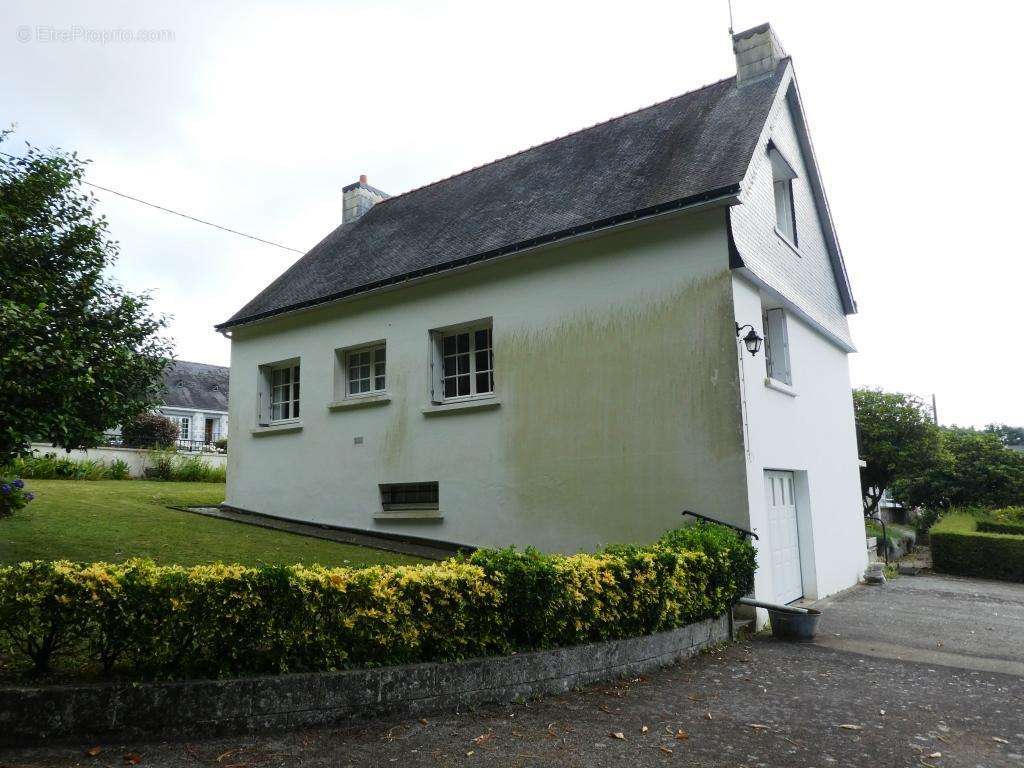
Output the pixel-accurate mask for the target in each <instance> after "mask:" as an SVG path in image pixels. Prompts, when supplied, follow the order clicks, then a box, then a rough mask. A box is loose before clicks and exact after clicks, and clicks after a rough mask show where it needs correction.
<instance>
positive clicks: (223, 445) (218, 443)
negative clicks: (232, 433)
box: [213, 437, 228, 452]
mask: <svg viewBox="0 0 1024 768" xmlns="http://www.w3.org/2000/svg"><path fill="white" fill-rule="evenodd" d="M213 447H214V448H216V449H217V450H218V451H225V452H226V451H227V449H228V439H227V438H226V437H222V438H221V439H220V440H215V441H214V442H213Z"/></svg>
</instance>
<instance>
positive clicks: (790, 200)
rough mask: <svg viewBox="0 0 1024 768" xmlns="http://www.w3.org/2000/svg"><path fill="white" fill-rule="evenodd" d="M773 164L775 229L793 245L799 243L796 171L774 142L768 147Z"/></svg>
mask: <svg viewBox="0 0 1024 768" xmlns="http://www.w3.org/2000/svg"><path fill="white" fill-rule="evenodd" d="M768 157H769V159H770V160H771V166H772V193H773V197H774V199H775V231H776V232H778V233H779V235H780V236H781V237H783V238H785V239H786V240H788V241H789V242H790V243H791V244H792V245H793V247H796V246H797V244H798V240H797V229H796V201H795V199H794V197H793V180H794V179H796V177H797V174H796V171H795V170H793V166H792V164H791V163H790V162H789V161H788V160H787V159H786V158H785V156H784V155H783V154H782V153H781V152H779V149H778V147H776V146H775V145H774V144H771V145H769V147H768Z"/></svg>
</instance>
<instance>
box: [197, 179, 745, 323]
mask: <svg viewBox="0 0 1024 768" xmlns="http://www.w3.org/2000/svg"><path fill="white" fill-rule="evenodd" d="M739 194H740V184H739V183H738V182H737V183H734V184H729V185H727V186H724V187H720V188H718V189H713V190H708V191H706V192H701V193H699V194H696V195H691V196H689V197H685V198H680V199H678V200H672V201H669V202H666V203H659V204H658V205H653V206H649V207H647V208H642V209H639V210H636V211H631V212H629V213H624V214H619V215H616V216H611V217H608V218H605V219H599V220H596V221H593V222H590V223H588V224H581V225H578V226H575V227H570V228H567V229H564V230H559V231H557V232H552V233H550V234H547V235H542V236H541V237H535V238H531V239H529V240H523V241H521V242H518V243H514V244H512V245H507V246H503V247H501V248H497V249H494V250H492V251H485V252H483V253H479V254H475V255H473V256H468V257H466V258H463V259H458V260H456V261H450V262H445V263H443V264H438V265H436V266H432V267H427V268H424V269H419V270H415V271H413V272H407V273H403V274H401V275H396V276H394V277H390V278H387V279H386V280H380V281H378V282H376V283H368V284H367V285H365V286H360V287H358V288H353V289H350V290H347V291H341V292H338V293H335V294H328V295H326V296H322V297H319V298H316V299H310V300H307V301H303V302H298V303H296V304H292V305H289V306H285V307H282V308H280V309H275V310H268V311H266V312H258V313H256V314H253V315H248V316H245V317H240V318H237V319H236V318H232V319H231V320H228V321H226V322H223V323H219V324H218V325H215V326H214V330H216V331H218V332H219V333H221V334H224V333H225V332H226V331H228V330H230V329H232V328H237V327H240V326H244V325H254V324H256V323H260V322H263V321H266V320H270V319H273V318H276V317H280V316H282V315H290V314H294V313H296V312H301V311H305V310H308V309H313V308H315V307H321V306H324V305H326V304H331V303H334V302H337V301H342V300H345V299H349V298H353V297H355V296H363V295H365V294H368V293H372V292H378V291H382V290H387V289H391V288H395V287H398V286H402V285H408V284H409V283H411V282H413V281H419V280H423V279H429V278H434V277H438V276H440V275H444V274H448V273H451V272H453V271H455V270H459V269H465V268H467V267H470V266H473V265H476V264H479V263H481V262H490V261H493V260H496V259H501V258H507V257H510V256H515V255H518V254H520V253H523V252H525V251H530V250H534V249H536V248H542V247H546V246H549V245H554V244H556V243H564V242H567V241H570V240H574V239H577V238H582V237H587V236H591V235H595V234H598V233H603V232H604V231H606V230H609V229H615V228H618V227H623V226H632V225H636V224H640V223H645V222H646V221H647V220H650V219H654V218H657V217H661V216H666V215H670V214H674V213H681V212H684V211H685V212H693V211H695V210H700V209H705V208H711V207H719V206H729V205H735V204H736V203H737V202H738V201H739Z"/></svg>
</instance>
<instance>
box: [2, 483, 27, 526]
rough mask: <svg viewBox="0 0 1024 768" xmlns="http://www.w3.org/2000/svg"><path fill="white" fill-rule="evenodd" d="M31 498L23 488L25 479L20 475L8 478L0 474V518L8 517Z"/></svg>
mask: <svg viewBox="0 0 1024 768" xmlns="http://www.w3.org/2000/svg"><path fill="white" fill-rule="evenodd" d="M33 498H34V497H33V496H32V494H31V493H30V492H29V491H27V490H25V481H24V480H22V479H21V478H20V477H16V478H13V479H10V478H4V477H2V476H0V518H4V517H10V516H11V515H13V514H14V513H15V512H17V511H18V510H19V509H23V508H24V507H25V505H26V504H28V503H29V502H30V501H32V499H33Z"/></svg>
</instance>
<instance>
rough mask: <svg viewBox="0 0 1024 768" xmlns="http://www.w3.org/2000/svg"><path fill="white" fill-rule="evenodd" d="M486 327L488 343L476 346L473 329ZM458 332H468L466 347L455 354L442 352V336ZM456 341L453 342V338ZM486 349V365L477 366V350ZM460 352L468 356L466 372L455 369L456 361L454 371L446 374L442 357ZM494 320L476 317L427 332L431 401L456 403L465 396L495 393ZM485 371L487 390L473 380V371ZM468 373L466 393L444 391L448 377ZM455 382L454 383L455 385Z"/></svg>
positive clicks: (469, 398) (457, 355) (468, 398)
mask: <svg viewBox="0 0 1024 768" xmlns="http://www.w3.org/2000/svg"><path fill="white" fill-rule="evenodd" d="M478 331H487V340H488V341H489V343H490V346H488V347H478V344H477V332H478ZM462 334H468V336H469V348H468V351H467V352H456V353H455V355H452V354H448V355H446V354H445V348H444V344H445V339H447V338H450V337H453V336H460V335H462ZM456 343H457V342H456ZM478 352H480V353H483V352H489V355H488V362H489V364H490V368H480V367H479V366H478V365H477V353H478ZM463 354H468V356H469V370H468V373H460V372H459V371H458V362H456V363H455V365H456V372H455V373H454V374H448V375H446V369H445V363H446V359H451V358H453V357H454V358H455V359H456V360H457V358H458V357H460V356H461V355H463ZM494 371H495V366H494V322H493V320H491V319H490V318H488V319H485V320H476V321H473V322H470V323H462V324H460V325H453V326H448V327H446V328H438V329H435V330H432V331H431V332H430V399H431V401H432V402H434V403H439V404H440V403H458V402H464V401H466V400H480V399H485V398H493V397H495V390H496V386H495V381H494ZM478 374H480V375H484V374H488V382H489V386H490V388H489V389H487V390H481V389H480V388H479V386H478V383H477V375H478ZM465 375H468V376H469V393H468V394H462V395H460V394H455V395H449V396H446V395H445V384H446V382H447V381H448V380H450V379H456V381H457V379H458V377H461V376H465ZM457 386H458V385H457V384H456V387H457Z"/></svg>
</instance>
